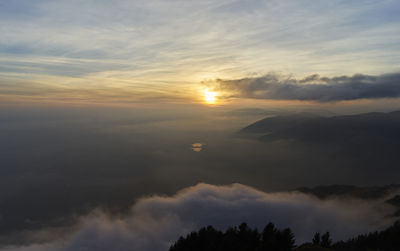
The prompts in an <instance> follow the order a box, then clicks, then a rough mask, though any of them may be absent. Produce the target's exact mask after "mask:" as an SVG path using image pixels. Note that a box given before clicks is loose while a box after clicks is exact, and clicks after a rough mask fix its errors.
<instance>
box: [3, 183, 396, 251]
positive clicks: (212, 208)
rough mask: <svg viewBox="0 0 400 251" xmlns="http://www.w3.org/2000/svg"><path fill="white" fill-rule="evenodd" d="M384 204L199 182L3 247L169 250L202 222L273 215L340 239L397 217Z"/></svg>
mask: <svg viewBox="0 0 400 251" xmlns="http://www.w3.org/2000/svg"><path fill="white" fill-rule="evenodd" d="M383 205H384V204H383V203H382V201H362V200H349V199H347V200H339V199H329V200H325V201H321V200H319V199H317V198H315V197H313V196H310V195H306V194H302V193H298V192H293V193H290V192H285V193H265V192H262V191H259V190H256V189H254V188H251V187H248V186H244V185H241V184H233V185H230V186H215V185H208V184H198V185H196V186H193V187H189V188H186V189H183V190H181V191H179V192H178V193H177V194H176V195H174V196H170V197H166V196H164V197H163V196H151V197H147V198H142V199H140V200H138V201H137V202H136V203H135V204H134V205H133V207H132V208H131V211H130V213H129V214H128V215H126V216H123V217H121V216H119V217H117V216H114V217H113V216H110V215H106V214H105V213H102V212H100V211H95V212H93V213H92V214H90V215H88V216H85V217H82V219H81V221H80V223H79V224H78V225H77V226H75V227H74V230H73V234H71V235H69V236H63V237H62V238H60V236H59V232H58V234H53V233H54V231H48V232H47V233H46V232H45V231H44V232H42V233H41V234H40V236H41V239H42V240H43V239H52V238H53V239H54V241H50V242H44V243H43V241H42V242H37V243H32V244H31V245H27V246H13V247H11V246H9V247H4V248H2V249H1V250H3V251H5V250H6V251H17V250H18V251H32V250H44V251H50V250H51V251H55V250H57V251H59V250H61V251H69V250H142V251H146V250H149V251H150V250H151V251H157V250H160V251H161V250H168V247H169V246H170V245H171V244H172V243H173V242H174V241H175V240H177V238H178V237H179V236H180V235H185V234H187V233H189V232H190V231H192V230H196V229H198V228H199V227H201V226H206V225H209V224H212V225H213V226H215V227H217V228H219V229H224V228H226V227H228V226H232V225H236V224H239V223H241V222H242V221H246V222H248V223H249V224H250V225H251V226H253V227H259V228H262V227H263V226H264V225H265V224H266V223H267V222H269V221H272V222H274V223H276V225H277V226H278V227H280V228H283V227H291V228H292V229H293V231H294V232H295V234H296V237H297V239H298V241H299V242H302V241H306V240H310V238H311V237H312V234H313V233H314V232H315V231H327V230H329V231H331V233H332V235H333V237H334V238H335V239H341V238H347V237H350V236H352V235H355V234H358V233H361V232H366V231H372V230H376V229H381V228H383V227H386V226H387V225H389V224H390V223H391V221H392V220H393V219H390V218H388V217H385V216H386V215H388V214H390V213H392V210H393V208H391V207H389V206H383ZM55 233H57V232H55ZM44 235H48V236H47V237H46V238H43V236H44ZM52 235H55V236H52ZM31 239H34V238H31ZM33 242H34V241H33Z"/></svg>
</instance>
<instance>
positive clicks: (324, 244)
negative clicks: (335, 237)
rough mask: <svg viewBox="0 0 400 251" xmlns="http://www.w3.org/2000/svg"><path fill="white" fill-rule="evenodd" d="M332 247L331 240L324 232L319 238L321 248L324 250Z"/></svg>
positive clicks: (327, 233)
mask: <svg viewBox="0 0 400 251" xmlns="http://www.w3.org/2000/svg"><path fill="white" fill-rule="evenodd" d="M331 245H332V239H331V235H330V233H329V232H326V233H325V234H323V235H322V236H321V246H322V247H324V248H329V247H331Z"/></svg>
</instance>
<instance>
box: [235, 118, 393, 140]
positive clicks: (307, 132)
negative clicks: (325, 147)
mask: <svg viewBox="0 0 400 251" xmlns="http://www.w3.org/2000/svg"><path fill="white" fill-rule="evenodd" d="M241 132H242V133H252V134H254V133H257V134H261V136H260V139H261V140H263V141H271V140H282V139H287V140H289V139H292V140H299V141H303V142H314V143H355V144H364V143H368V142H374V143H385V144H390V145H393V144H394V145H398V144H400V141H399V139H400V111H395V112H390V113H379V112H373V113H365V114H358V115H346V116H333V117H321V116H318V115H314V114H310V113H299V114H295V115H285V116H276V117H269V118H265V119H263V120H260V121H257V122H255V123H253V124H251V125H249V126H247V127H245V128H243V129H242V130H241Z"/></svg>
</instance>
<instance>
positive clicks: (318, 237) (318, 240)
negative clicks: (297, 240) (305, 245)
mask: <svg viewBox="0 0 400 251" xmlns="http://www.w3.org/2000/svg"><path fill="white" fill-rule="evenodd" d="M312 244H314V245H320V244H321V235H320V233H318V232H317V233H315V234H314V237H313V239H312Z"/></svg>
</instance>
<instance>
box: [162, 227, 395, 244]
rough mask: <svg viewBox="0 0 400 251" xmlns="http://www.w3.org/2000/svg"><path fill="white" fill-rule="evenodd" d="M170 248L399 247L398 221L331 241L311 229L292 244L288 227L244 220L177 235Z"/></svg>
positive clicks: (329, 238) (326, 236)
mask: <svg viewBox="0 0 400 251" xmlns="http://www.w3.org/2000/svg"><path fill="white" fill-rule="evenodd" d="M169 250H170V251H291V250H296V251H325V250H326V251H328V250H337V251H350V250H351V251H353V250H354V251H378V250H379V251H399V250H400V222H396V223H394V225H393V226H391V227H389V228H388V229H386V230H383V231H380V232H378V231H376V232H373V233H369V234H366V235H359V236H357V237H355V238H352V239H350V240H347V241H339V242H336V243H333V242H332V239H331V237H330V234H329V232H326V233H324V234H322V235H321V234H320V233H315V235H314V237H313V238H312V240H311V242H308V243H304V244H302V245H300V246H298V247H296V246H295V236H294V234H293V232H292V231H291V230H290V228H286V229H283V230H280V229H277V228H276V227H275V225H274V224H273V223H268V224H267V225H266V226H265V228H264V229H263V230H262V231H261V232H259V231H258V230H257V229H252V228H250V227H249V226H248V225H247V224H246V223H242V224H240V225H239V226H238V227H231V228H228V229H227V230H226V231H225V232H222V231H219V230H216V229H214V228H213V227H212V226H208V227H205V228H201V229H200V230H199V231H195V232H191V233H190V234H188V235H187V236H186V237H183V236H181V237H180V238H179V240H178V241H177V242H175V244H173V245H172V246H171V247H170V249H169Z"/></svg>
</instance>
